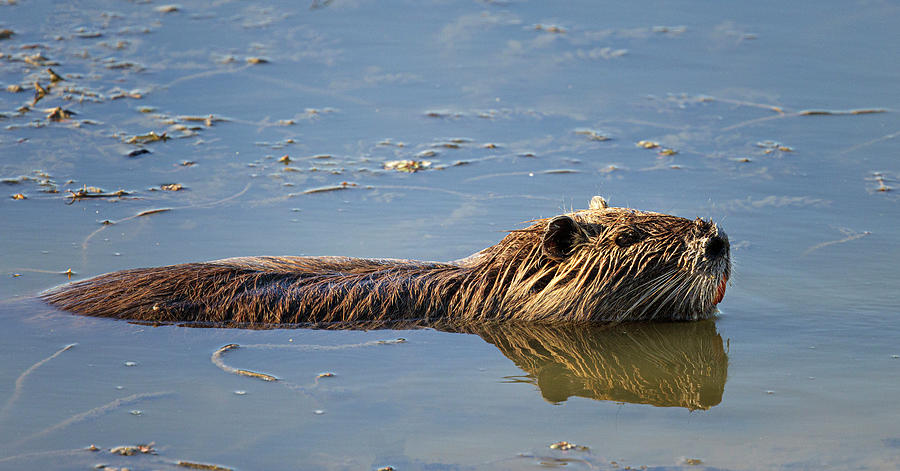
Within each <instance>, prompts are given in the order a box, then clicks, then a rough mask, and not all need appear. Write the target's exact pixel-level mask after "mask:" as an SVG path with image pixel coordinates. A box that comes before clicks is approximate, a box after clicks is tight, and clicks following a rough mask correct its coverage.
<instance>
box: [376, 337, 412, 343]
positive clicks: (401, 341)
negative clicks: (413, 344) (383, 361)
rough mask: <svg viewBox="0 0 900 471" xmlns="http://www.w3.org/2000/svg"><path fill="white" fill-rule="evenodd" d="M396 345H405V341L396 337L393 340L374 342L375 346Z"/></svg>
mask: <svg viewBox="0 0 900 471" xmlns="http://www.w3.org/2000/svg"><path fill="white" fill-rule="evenodd" d="M398 343H406V339H405V338H403V337H398V338H396V339H393V340H377V341H375V345H394V344H398Z"/></svg>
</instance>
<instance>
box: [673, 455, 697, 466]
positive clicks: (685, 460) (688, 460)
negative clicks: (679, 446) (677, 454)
mask: <svg viewBox="0 0 900 471" xmlns="http://www.w3.org/2000/svg"><path fill="white" fill-rule="evenodd" d="M678 464H681V465H687V466H698V465H701V464H703V460H701V459H699V458H687V457H684V456H682V457H681V458H679V459H678Z"/></svg>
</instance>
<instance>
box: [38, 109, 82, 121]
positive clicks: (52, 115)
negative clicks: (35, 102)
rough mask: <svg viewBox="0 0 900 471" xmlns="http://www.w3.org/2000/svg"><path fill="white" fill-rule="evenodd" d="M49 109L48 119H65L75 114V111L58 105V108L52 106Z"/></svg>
mask: <svg viewBox="0 0 900 471" xmlns="http://www.w3.org/2000/svg"><path fill="white" fill-rule="evenodd" d="M45 111H47V119H49V120H50V121H63V120H66V119H69V118H71V117H72V115H74V114H75V112H74V111H70V110H67V109H64V108H63V107H61V106H57V107H56V108H51V109H49V110H45Z"/></svg>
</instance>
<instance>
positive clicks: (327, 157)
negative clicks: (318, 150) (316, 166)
mask: <svg viewBox="0 0 900 471" xmlns="http://www.w3.org/2000/svg"><path fill="white" fill-rule="evenodd" d="M331 157H332V156H331V154H317V155H314V156H312V157H310V158H311V159H316V160H325V159H330V158H331Z"/></svg>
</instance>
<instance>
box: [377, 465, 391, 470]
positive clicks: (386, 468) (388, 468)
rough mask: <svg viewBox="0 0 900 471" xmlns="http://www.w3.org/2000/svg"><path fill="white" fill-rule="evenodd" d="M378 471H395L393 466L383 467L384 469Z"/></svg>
mask: <svg viewBox="0 0 900 471" xmlns="http://www.w3.org/2000/svg"><path fill="white" fill-rule="evenodd" d="M378 471H394V467H393V466H382V467H380V468H378Z"/></svg>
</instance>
